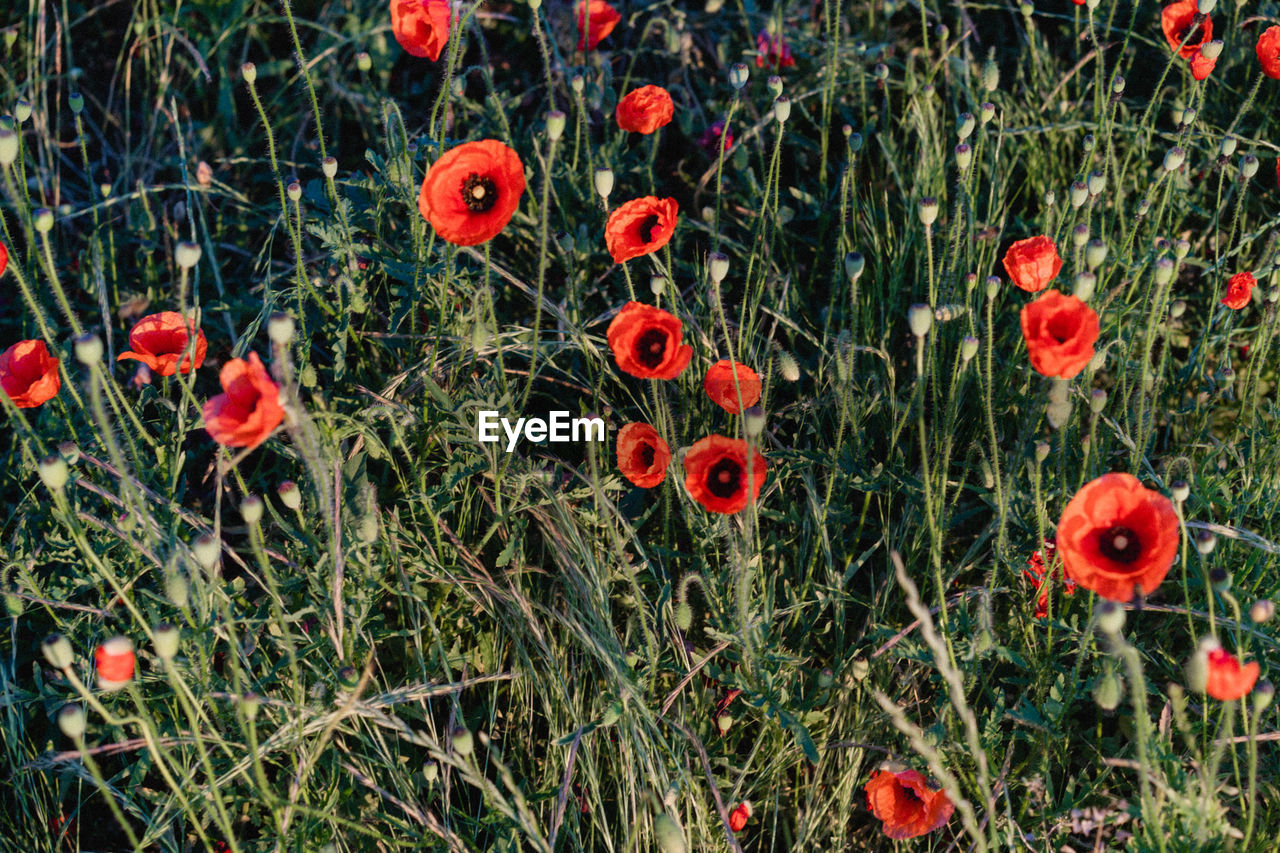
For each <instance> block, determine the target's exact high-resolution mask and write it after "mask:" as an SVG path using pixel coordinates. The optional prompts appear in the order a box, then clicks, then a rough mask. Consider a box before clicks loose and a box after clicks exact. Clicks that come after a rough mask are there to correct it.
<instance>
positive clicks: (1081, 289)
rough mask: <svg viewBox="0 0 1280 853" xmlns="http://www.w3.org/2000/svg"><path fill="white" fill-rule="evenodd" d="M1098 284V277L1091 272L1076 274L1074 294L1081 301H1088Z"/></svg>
mask: <svg viewBox="0 0 1280 853" xmlns="http://www.w3.org/2000/svg"><path fill="white" fill-rule="evenodd" d="M1097 286H1098V277H1097V276H1096V275H1094V274H1093V273H1091V272H1082V273H1080V275H1078V276H1076V280H1075V289H1074V291H1073V292H1074V294H1075V297H1076V299H1079V300H1080V301H1081V302H1088V301H1089V298H1090V297H1092V296H1093V291H1094V289H1095V288H1096V287H1097Z"/></svg>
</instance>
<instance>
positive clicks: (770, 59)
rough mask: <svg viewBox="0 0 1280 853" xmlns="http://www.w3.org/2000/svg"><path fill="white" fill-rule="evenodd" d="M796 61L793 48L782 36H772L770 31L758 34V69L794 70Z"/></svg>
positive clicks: (762, 31)
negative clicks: (792, 55)
mask: <svg viewBox="0 0 1280 853" xmlns="http://www.w3.org/2000/svg"><path fill="white" fill-rule="evenodd" d="M795 64H796V61H795V60H794V59H792V57H791V48H790V47H788V46H787V42H786V39H784V38H783V37H782V36H781V35H778V36H771V35H769V31H768V30H761V31H760V32H758V33H756V67H757V68H764V67H765V66H766V65H769V66H771V67H773V68H793V67H794V66H795Z"/></svg>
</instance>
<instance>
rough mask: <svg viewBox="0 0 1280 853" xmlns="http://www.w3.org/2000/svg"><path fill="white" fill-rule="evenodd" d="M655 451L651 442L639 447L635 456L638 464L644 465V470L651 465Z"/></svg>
mask: <svg viewBox="0 0 1280 853" xmlns="http://www.w3.org/2000/svg"><path fill="white" fill-rule="evenodd" d="M657 452H658V451H657V450H655V449H654V446H653V445H652V444H646V445H645V446H644V447H641V448H640V452H638V453H637V454H636V458H637V459H639V460H640V464H641V465H642V466H644V469H645V470H646V471H647V470H649V469H650V468H652V467H653V459H654V457H655V456H656V455H657Z"/></svg>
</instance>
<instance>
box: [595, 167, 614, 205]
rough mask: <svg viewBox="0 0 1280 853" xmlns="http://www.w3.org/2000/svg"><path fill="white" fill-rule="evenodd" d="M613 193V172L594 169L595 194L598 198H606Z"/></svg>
mask: <svg viewBox="0 0 1280 853" xmlns="http://www.w3.org/2000/svg"><path fill="white" fill-rule="evenodd" d="M611 192H613V170H612V169H596V193H597V194H599V196H600V198H608V197H609V193H611Z"/></svg>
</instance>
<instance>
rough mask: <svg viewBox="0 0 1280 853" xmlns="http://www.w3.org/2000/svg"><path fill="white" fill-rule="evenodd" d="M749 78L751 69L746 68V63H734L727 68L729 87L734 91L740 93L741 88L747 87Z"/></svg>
mask: <svg viewBox="0 0 1280 853" xmlns="http://www.w3.org/2000/svg"><path fill="white" fill-rule="evenodd" d="M750 76H751V69H749V68H747V66H746V63H743V62H735V63H734V64H733V65H732V67H730V68H729V85H730V86H732V87H733V88H734V90H735V91H741V90H742V87H743V86H745V85H747V78H748V77H750Z"/></svg>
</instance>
